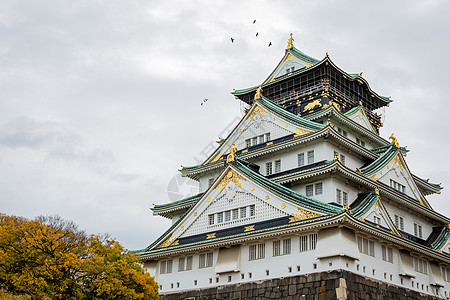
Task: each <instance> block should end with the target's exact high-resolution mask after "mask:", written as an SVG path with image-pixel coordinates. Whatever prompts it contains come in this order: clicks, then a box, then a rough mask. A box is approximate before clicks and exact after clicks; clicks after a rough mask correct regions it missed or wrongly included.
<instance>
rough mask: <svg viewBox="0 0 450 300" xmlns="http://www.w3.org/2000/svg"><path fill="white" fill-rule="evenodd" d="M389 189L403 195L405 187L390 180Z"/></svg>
mask: <svg viewBox="0 0 450 300" xmlns="http://www.w3.org/2000/svg"><path fill="white" fill-rule="evenodd" d="M391 188H393V189H394V190H397V191H399V192H401V193H405V186H404V185H403V184H401V183H398V182H397V181H395V180H392V179H391Z"/></svg>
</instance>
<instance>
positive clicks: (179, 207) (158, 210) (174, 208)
mask: <svg viewBox="0 0 450 300" xmlns="http://www.w3.org/2000/svg"><path fill="white" fill-rule="evenodd" d="M200 198H201V197H198V198H193V199H190V200H186V201H182V202H179V203H174V204H173V205H171V204H168V205H165V206H164V207H153V208H151V210H152V211H153V215H159V216H162V217H165V218H168V219H172V217H173V215H174V213H176V212H184V211H185V210H187V209H188V208H190V207H191V206H193V205H195V203H197V202H198V200H199V199H200Z"/></svg>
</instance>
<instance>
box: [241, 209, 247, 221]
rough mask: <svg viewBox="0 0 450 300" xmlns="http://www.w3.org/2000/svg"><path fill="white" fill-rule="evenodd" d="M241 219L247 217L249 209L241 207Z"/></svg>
mask: <svg viewBox="0 0 450 300" xmlns="http://www.w3.org/2000/svg"><path fill="white" fill-rule="evenodd" d="M239 210H240V213H241V219H242V218H245V217H246V213H247V207H241V208H240V209H239Z"/></svg>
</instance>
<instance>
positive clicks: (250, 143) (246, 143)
mask: <svg viewBox="0 0 450 300" xmlns="http://www.w3.org/2000/svg"><path fill="white" fill-rule="evenodd" d="M251 146H252V140H251V139H247V140H245V147H246V148H250V147H251Z"/></svg>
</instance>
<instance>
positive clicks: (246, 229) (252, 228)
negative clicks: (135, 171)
mask: <svg viewBox="0 0 450 300" xmlns="http://www.w3.org/2000/svg"><path fill="white" fill-rule="evenodd" d="M244 228H245V229H244V232H247V231H253V230H255V225H250V226H245V227H244Z"/></svg>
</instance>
